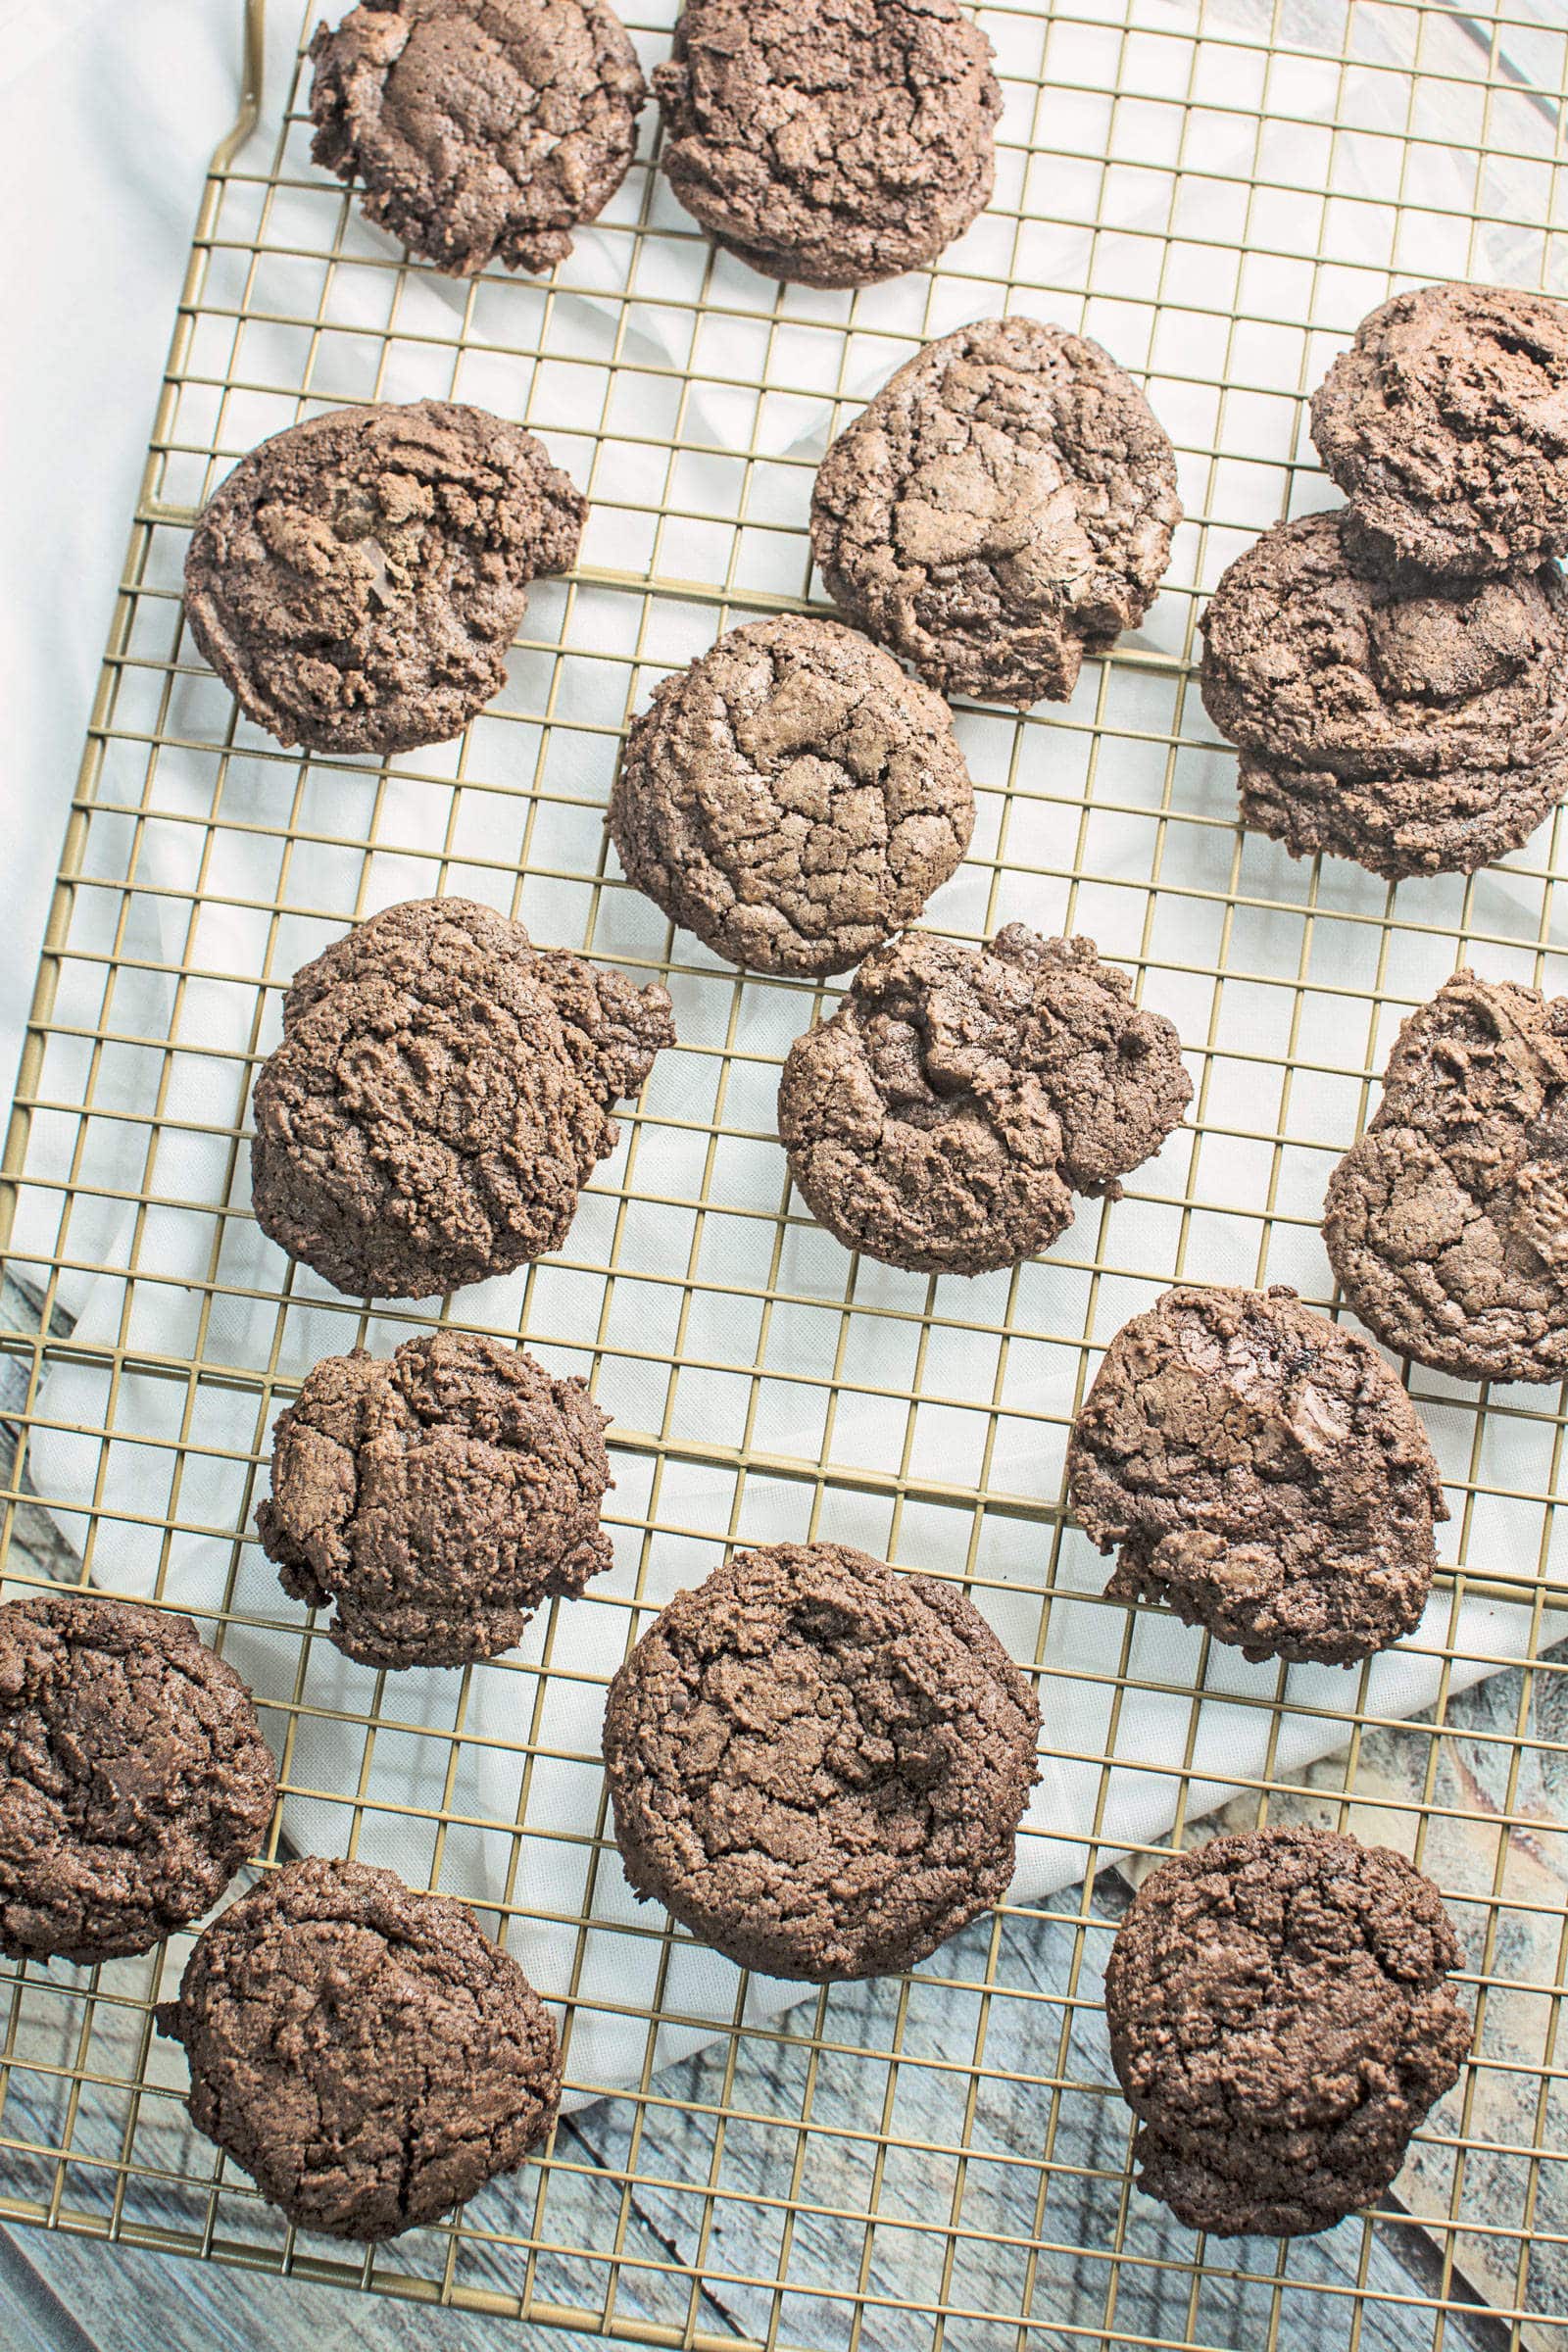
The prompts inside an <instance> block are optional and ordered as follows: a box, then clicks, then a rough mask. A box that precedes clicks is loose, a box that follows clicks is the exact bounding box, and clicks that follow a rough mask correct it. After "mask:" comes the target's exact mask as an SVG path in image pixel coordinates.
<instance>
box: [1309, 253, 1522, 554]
mask: <svg viewBox="0 0 1568 2352" xmlns="http://www.w3.org/2000/svg"><path fill="white" fill-rule="evenodd" d="M1312 439H1313V441H1314V442H1315V443H1316V445H1317V452H1318V455H1319V457H1320V458H1321V459H1322V460H1323V463H1324V465H1325V466H1327V468H1328V470H1329V472H1330V473H1331V474H1332V476H1333V477H1334V479H1335V481H1336V482H1338V484H1339V486H1340V488H1341V489H1342V490H1343V491H1344V492H1345V495H1346V497H1347V498H1348V500H1349V501H1350V503H1351V505H1352V506H1353V507H1354V509H1355V512H1356V515H1357V516H1358V518H1359V520H1360V523H1361V525H1362V527H1363V529H1364V530H1365V532H1366V533H1367V535H1368V538H1369V540H1370V542H1371V543H1372V544H1373V545H1374V546H1375V547H1377V548H1379V549H1380V550H1381V551H1382V552H1383V553H1384V554H1385V555H1386V556H1393V557H1396V558H1397V559H1399V560H1400V561H1402V562H1404V563H1408V564H1419V565H1420V566H1421V567H1422V568H1423V569H1425V570H1427V571H1446V572H1457V573H1461V574H1471V575H1475V574H1480V573H1484V572H1499V571H1512V570H1514V569H1515V568H1517V567H1518V566H1519V565H1521V564H1523V565H1535V564H1540V563H1541V562H1542V560H1543V559H1544V557H1547V556H1560V555H1562V554H1564V553H1568V306H1565V305H1564V304H1563V303H1561V302H1554V301H1553V300H1552V299H1551V297H1550V296H1549V295H1546V294H1534V293H1524V292H1521V291H1520V290H1519V289H1517V288H1515V287H1511V286H1473V285H1463V284H1441V285H1434V286H1418V287H1416V288H1415V290H1414V291H1413V292H1412V293H1408V294H1397V295H1395V297H1394V299H1393V301H1392V302H1385V303H1383V304H1382V305H1381V306H1380V307H1379V308H1378V309H1377V310H1375V311H1373V312H1372V313H1371V314H1370V316H1369V317H1367V318H1365V319H1362V321H1361V323H1360V325H1359V326H1358V327H1357V328H1356V330H1355V341H1354V343H1353V344H1352V345H1351V347H1350V349H1349V350H1348V351H1347V352H1344V353H1342V354H1341V356H1340V358H1339V359H1337V360H1336V361H1335V363H1334V365H1333V367H1332V368H1330V369H1329V372H1328V374H1327V376H1326V377H1325V378H1324V380H1323V382H1322V384H1321V385H1320V386H1319V387H1318V390H1317V391H1316V392H1315V393H1314V394H1313V397H1312Z"/></svg>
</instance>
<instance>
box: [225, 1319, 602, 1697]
mask: <svg viewBox="0 0 1568 2352" xmlns="http://www.w3.org/2000/svg"><path fill="white" fill-rule="evenodd" d="M606 1426H607V1423H606V1416H605V1415H604V1414H603V1413H602V1412H600V1410H599V1408H598V1406H597V1405H596V1404H595V1403H594V1402H593V1399H592V1398H591V1397H589V1395H588V1391H587V1389H586V1387H585V1386H584V1384H583V1383H582V1382H581V1381H580V1380H556V1379H553V1378H552V1376H551V1375H550V1374H549V1373H548V1372H547V1371H546V1370H545V1369H544V1367H543V1365H541V1364H536V1363H535V1362H534V1360H533V1358H532V1356H530V1355H527V1354H525V1353H524V1352H523V1350H522V1349H521V1348H508V1347H506V1346H505V1345H503V1343H502V1342H501V1341H499V1340H492V1339H484V1338H481V1337H480V1336H479V1335H478V1334H477V1333H470V1332H460V1331H438V1332H429V1333H421V1334H420V1335H419V1336H418V1337H417V1339H412V1340H406V1341H405V1342H404V1344H403V1346H402V1347H401V1348H398V1350H397V1352H396V1354H395V1355H393V1356H392V1357H391V1358H390V1359H389V1360H388V1359H383V1358H379V1357H376V1356H371V1355H368V1354H367V1353H366V1351H365V1350H364V1349H363V1348H356V1350H355V1351H354V1353H353V1354H352V1355H329V1356H326V1357H324V1358H323V1359H322V1361H321V1362H320V1363H319V1364H317V1365H316V1366H314V1368H313V1369H312V1371H311V1373H310V1375H309V1377H308V1378H307V1380H306V1382H305V1386H304V1387H303V1389H302V1390H301V1391H300V1394H299V1397H297V1399H296V1400H295V1402H294V1403H293V1404H291V1405H290V1406H289V1408H288V1410H287V1412H286V1413H284V1414H283V1415H282V1416H281V1417H280V1419H279V1421H278V1424H277V1427H276V1430H275V1431H274V1433H273V1443H272V1492H271V1495H270V1498H269V1499H268V1500H267V1501H266V1502H264V1503H263V1504H262V1506H261V1508H260V1510H259V1511H258V1512H257V1526H258V1528H259V1530H260V1533H261V1538H262V1544H263V1547H264V1548H265V1550H266V1552H267V1556H268V1558H269V1559H270V1560H275V1561H276V1562H277V1565H278V1570H279V1576H280V1581H281V1583H282V1586H283V1590H284V1592H285V1593H290V1594H292V1596H293V1597H294V1599H296V1600H303V1601H305V1602H307V1603H308V1604H309V1605H310V1606H311V1607H312V1608H316V1609H321V1608H326V1607H327V1606H328V1605H329V1604H334V1603H335V1605H336V1610H337V1614H336V1615H335V1617H334V1618H333V1620H332V1623H331V1625H330V1627H329V1629H328V1631H329V1633H330V1635H331V1638H332V1640H333V1641H334V1642H336V1643H337V1646H338V1648H339V1649H341V1650H342V1651H344V1652H345V1654H346V1655H347V1656H349V1657H351V1658H358V1659H359V1660H360V1662H361V1663H362V1664H363V1665H367V1666H391V1667H397V1666H461V1665H464V1664H466V1663H468V1662H469V1661H471V1660H473V1659H477V1658H492V1657H495V1656H496V1655H497V1654H498V1653H499V1652H500V1651H502V1650H504V1649H510V1648H511V1647H512V1646H513V1644H514V1643H515V1642H517V1641H518V1640H519V1639H520V1638H521V1635H522V1630H523V1628H524V1626H525V1625H526V1624H527V1622H528V1620H529V1618H530V1617H531V1616H532V1615H533V1613H534V1611H535V1610H536V1609H537V1608H538V1607H539V1606H540V1604H541V1602H543V1601H544V1600H545V1599H547V1598H548V1597H549V1596H550V1595H551V1594H552V1593H561V1594H565V1595H571V1594H574V1593H580V1592H581V1591H582V1590H583V1588H584V1586H585V1585H586V1584H587V1582H588V1580H589V1578H590V1577H592V1576H597V1575H598V1574H599V1573H600V1571H601V1570H602V1569H605V1568H608V1567H609V1566H610V1563H611V1549H610V1542H609V1539H608V1537H606V1536H605V1535H604V1534H603V1533H602V1532H601V1530H600V1526H599V1506H600V1503H601V1502H602V1501H603V1499H604V1495H605V1490H606V1489H607V1488H608V1487H609V1486H610V1484H611V1477H610V1459H609V1456H608V1455H607V1453H606V1451H605V1441H604V1431H605V1428H606Z"/></svg>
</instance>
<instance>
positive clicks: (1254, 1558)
mask: <svg viewBox="0 0 1568 2352" xmlns="http://www.w3.org/2000/svg"><path fill="white" fill-rule="evenodd" d="M1067 1488H1068V1495H1069V1498H1070V1502H1071V1507H1072V1509H1073V1510H1074V1511H1075V1512H1076V1514H1077V1516H1078V1519H1079V1520H1080V1522H1081V1523H1082V1525H1083V1527H1084V1528H1085V1529H1086V1531H1087V1532H1088V1534H1089V1535H1090V1537H1091V1538H1092V1539H1093V1540H1094V1542H1095V1543H1096V1544H1098V1545H1099V1546H1100V1549H1101V1550H1102V1551H1111V1550H1114V1549H1116V1548H1117V1547H1118V1546H1119V1547H1120V1557H1119V1559H1118V1560H1117V1563H1116V1569H1115V1573H1114V1575H1113V1576H1112V1577H1111V1579H1110V1582H1109V1584H1108V1585H1107V1586H1106V1587H1105V1591H1106V1593H1109V1594H1110V1595H1111V1596H1112V1597H1113V1598H1115V1599H1118V1600H1129V1601H1133V1600H1142V1599H1146V1598H1153V1599H1157V1600H1162V1601H1165V1602H1167V1603H1168V1604H1169V1606H1170V1607H1171V1608H1173V1609H1174V1610H1175V1612H1176V1614H1177V1616H1178V1617H1180V1618H1181V1619H1182V1621H1183V1623H1184V1624H1187V1625H1201V1626H1206V1627H1207V1628H1208V1630H1209V1632H1210V1633H1211V1634H1213V1635H1214V1636H1215V1638H1216V1639H1217V1640H1218V1641H1221V1642H1235V1643H1236V1644H1237V1645H1238V1646H1239V1647H1240V1649H1241V1652H1242V1655H1243V1656H1244V1657H1247V1658H1291V1659H1306V1660H1311V1661H1312V1662H1314V1663H1316V1664H1318V1665H1328V1666H1348V1665H1350V1664H1352V1663H1353V1662H1354V1661H1355V1660H1356V1659H1358V1658H1364V1657H1368V1656H1370V1655H1371V1653H1372V1652H1373V1651H1374V1650H1379V1649H1385V1648H1387V1646H1388V1644H1389V1643H1390V1642H1397V1641H1398V1639H1399V1637H1400V1636H1401V1635H1403V1634H1407V1633H1409V1632H1410V1630H1411V1628H1412V1627H1413V1626H1414V1625H1416V1624H1417V1622H1418V1621H1419V1619H1420V1616H1421V1611H1422V1609H1423V1608H1424V1607H1425V1605H1426V1598H1427V1594H1428V1593H1429V1592H1430V1591H1431V1589H1432V1572H1433V1569H1434V1567H1435V1565H1436V1559H1437V1554H1436V1549H1435V1545H1434V1542H1433V1534H1432V1530H1433V1525H1434V1522H1435V1521H1437V1520H1440V1519H1446V1517H1447V1516H1448V1513H1447V1507H1446V1504H1445V1502H1444V1499H1443V1487H1442V1482H1441V1481H1440V1479H1439V1477H1438V1467H1437V1463H1436V1462H1435V1461H1434V1459H1433V1455H1432V1448H1431V1446H1430V1445H1429V1444H1428V1442H1427V1435H1426V1431H1425V1430H1424V1429H1423V1428H1422V1426H1421V1423H1420V1420H1419V1419H1418V1417H1417V1414H1416V1410H1415V1407H1414V1405H1413V1404H1412V1403H1411V1402H1410V1399H1409V1397H1407V1396H1406V1395H1405V1392H1404V1390H1403V1389H1402V1388H1401V1387H1400V1385H1399V1383H1398V1381H1397V1379H1396V1378H1395V1376H1394V1374H1393V1373H1392V1372H1391V1371H1390V1369H1389V1367H1388V1365H1387V1364H1386V1363H1385V1362H1384V1361H1383V1358H1382V1357H1381V1356H1380V1355H1379V1354H1378V1352H1377V1350H1376V1349H1375V1348H1372V1347H1371V1346H1370V1345H1369V1344H1368V1342H1367V1341H1365V1340H1363V1339H1361V1338H1360V1337H1359V1335H1358V1334H1357V1333H1355V1332H1351V1331H1346V1330H1344V1329H1342V1327H1341V1326H1340V1325H1339V1324H1337V1323H1331V1322H1330V1321H1329V1320H1328V1318H1327V1316H1326V1315H1317V1314H1314V1313H1313V1312H1312V1310H1311V1309H1310V1308H1309V1307H1305V1306H1303V1305H1302V1304H1301V1302H1300V1300H1299V1299H1298V1298H1297V1296H1296V1293H1295V1292H1294V1291H1292V1290H1288V1289H1286V1288H1285V1287H1284V1286H1283V1285H1282V1284H1276V1285H1275V1286H1274V1287H1273V1288H1272V1289H1271V1290H1268V1291H1242V1290H1213V1291H1199V1290H1175V1291H1167V1292H1166V1293H1165V1295H1164V1297H1163V1298H1162V1299H1159V1300H1158V1301H1157V1302H1156V1304H1155V1305H1153V1306H1152V1307H1151V1308H1150V1310H1149V1311H1148V1313H1147V1314H1142V1315H1135V1316H1134V1317H1133V1319H1132V1321H1131V1322H1130V1323H1124V1324H1123V1325H1122V1328H1121V1330H1120V1331H1119V1332H1118V1333H1117V1334H1116V1337H1115V1338H1114V1340H1112V1342H1111V1344H1110V1346H1109V1348H1107V1349H1106V1351H1105V1357H1104V1361H1103V1363H1102V1365H1101V1367H1100V1370H1099V1372H1098V1373H1097V1374H1096V1376H1095V1383H1094V1386H1093V1388H1092V1389H1091V1390H1090V1392H1089V1396H1088V1397H1087V1399H1086V1400H1085V1403H1084V1405H1083V1409H1082V1410H1081V1411H1080V1413H1079V1415H1078V1418H1077V1421H1076V1422H1075V1423H1074V1425H1073V1432H1072V1437H1071V1439H1070V1441H1069V1443H1068V1446H1067Z"/></svg>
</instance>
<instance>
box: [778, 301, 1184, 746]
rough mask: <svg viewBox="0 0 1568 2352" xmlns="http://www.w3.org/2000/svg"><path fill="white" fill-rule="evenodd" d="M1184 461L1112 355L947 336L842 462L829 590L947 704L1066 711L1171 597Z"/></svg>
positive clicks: (985, 327)
mask: <svg viewBox="0 0 1568 2352" xmlns="http://www.w3.org/2000/svg"><path fill="white" fill-rule="evenodd" d="M1180 519H1181V508H1180V506H1179V505H1178V504H1177V499H1176V461H1175V458H1174V456H1173V454H1172V451H1171V445H1170V442H1169V441H1168V440H1167V438H1166V436H1165V434H1164V432H1163V430H1162V429H1161V427H1160V425H1159V424H1158V422H1157V421H1156V419H1155V417H1154V416H1153V413H1152V410H1151V408H1150V406H1149V403H1148V401H1146V400H1145V398H1144V396H1143V394H1142V392H1140V391H1139V389H1138V386H1137V385H1136V384H1135V383H1134V382H1133V380H1132V377H1131V376H1130V375H1125V374H1124V373H1123V372H1122V370H1121V368H1118V367H1117V366H1116V363H1115V362H1114V360H1112V359H1111V358H1110V357H1109V356H1108V355H1107V354H1106V353H1105V352H1103V351H1102V350H1101V348H1100V345H1099V344H1098V343H1091V342H1090V341H1089V339H1088V337H1087V336H1085V335H1070V334H1068V333H1067V332H1066V331H1065V329H1064V328H1062V327H1059V326H1047V325H1044V324H1043V323H1042V322H1041V321H1040V320H1039V319H984V320H982V321H981V323H980V324H979V325H978V326H965V327H961V328H960V329H959V330H958V332H957V333H956V335H945V336H944V337H943V339H942V340H941V342H939V343H928V344H927V345H926V347H925V349H924V350H923V351H921V352H917V353H916V355H915V357H914V358H913V359H912V360H909V361H907V363H906V364H905V366H904V367H902V368H899V369H898V371H897V373H896V374H894V375H892V376H890V377H889V379H888V381H887V383H886V384H885V385H884V386H883V388H882V390H881V391H880V392H879V393H878V394H877V396H876V398H875V400H873V401H872V403H871V405H870V407H869V408H867V409H864V410H862V412H861V413H860V415H859V416H858V417H857V418H856V419H855V422H854V423H853V424H851V425H849V426H847V427H846V429H845V430H844V431H843V432H842V433H840V435H839V437H838V439H837V440H836V441H835V442H834V443H833V446H832V448H831V449H830V450H829V451H828V453H827V456H826V457H825V458H824V459H823V461H822V465H821V469H820V471H819V472H818V474H817V477H816V490H815V493H814V495H813V497H812V500H811V547H812V552H813V553H814V555H815V557H816V561H817V563H818V564H819V565H820V566H821V571H822V577H823V579H824V580H825V581H826V582H827V586H828V591H829V593H830V595H831V596H832V597H833V600H834V602H835V603H836V604H839V605H842V606H843V608H844V610H845V612H846V613H849V614H850V616H851V618H852V619H853V620H857V621H858V622H859V624H860V626H861V627H862V628H864V629H867V630H869V631H870V634H871V635H872V636H873V637H875V638H877V639H878V640H879V641H880V642H881V643H882V644H883V645H888V646H891V647H892V649H893V651H894V652H895V653H896V654H899V655H902V657H903V658H904V660H905V661H907V662H909V663H910V664H911V665H912V666H913V667H914V668H915V669H917V670H918V671H919V673H920V675H921V677H922V678H924V679H925V680H926V682H927V684H928V685H931V686H935V687H936V688H937V689H938V690H939V691H940V692H941V693H943V694H972V695H978V696H980V697H982V698H986V699H990V700H993V701H996V702H1002V703H1016V704H1018V705H1019V706H1020V707H1022V706H1023V705H1025V704H1028V703H1033V702H1038V701H1039V699H1040V698H1041V696H1042V695H1045V696H1049V697H1050V699H1051V700H1052V701H1054V702H1064V701H1065V700H1066V698H1067V696H1068V695H1070V694H1071V692H1072V690H1073V686H1074V684H1075V683H1076V681H1077V677H1078V670H1079V666H1080V664H1081V662H1082V661H1083V658H1084V656H1085V654H1103V653H1105V652H1108V650H1109V648H1110V647H1111V646H1112V645H1114V644H1115V642H1116V639H1117V637H1118V636H1119V635H1120V633H1121V631H1122V630H1123V629H1130V628H1135V627H1136V626H1137V624H1138V622H1139V621H1141V620H1142V619H1143V617H1144V614H1145V613H1147V612H1148V610H1149V607H1150V606H1151V605H1152V602H1153V600H1154V592H1155V590H1156V589H1157V588H1158V586H1159V583H1160V580H1161V578H1162V576H1163V574H1164V570H1165V566H1166V564H1168V563H1169V562H1170V542H1171V533H1172V531H1173V530H1174V529H1175V527H1176V524H1177V523H1178V522H1179V521H1180Z"/></svg>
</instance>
